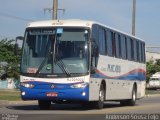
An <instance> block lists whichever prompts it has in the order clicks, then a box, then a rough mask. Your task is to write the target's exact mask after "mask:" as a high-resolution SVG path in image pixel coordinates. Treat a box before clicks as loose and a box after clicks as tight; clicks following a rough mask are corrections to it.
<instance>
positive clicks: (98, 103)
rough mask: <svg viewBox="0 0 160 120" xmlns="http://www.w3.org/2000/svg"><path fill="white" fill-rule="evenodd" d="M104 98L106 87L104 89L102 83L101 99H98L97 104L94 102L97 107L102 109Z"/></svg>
mask: <svg viewBox="0 0 160 120" xmlns="http://www.w3.org/2000/svg"><path fill="white" fill-rule="evenodd" d="M104 99H105V89H104V85H103V84H101V86H100V90H99V100H98V101H96V102H95V104H94V105H95V107H96V108H97V109H102V108H103V105H104Z"/></svg>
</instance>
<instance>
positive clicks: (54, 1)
mask: <svg viewBox="0 0 160 120" xmlns="http://www.w3.org/2000/svg"><path fill="white" fill-rule="evenodd" d="M57 15H58V0H53V14H52V19H53V20H56V19H57Z"/></svg>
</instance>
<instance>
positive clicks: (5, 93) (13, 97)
mask: <svg viewBox="0 0 160 120" xmlns="http://www.w3.org/2000/svg"><path fill="white" fill-rule="evenodd" d="M0 100H8V101H17V100H21V96H20V91H18V90H0Z"/></svg>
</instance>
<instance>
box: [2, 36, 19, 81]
mask: <svg viewBox="0 0 160 120" xmlns="http://www.w3.org/2000/svg"><path fill="white" fill-rule="evenodd" d="M14 41H15V40H7V39H3V40H1V41H0V62H7V63H8V64H7V65H6V66H3V67H2V66H1V68H0V69H1V70H2V69H3V70H4V71H5V74H3V75H2V76H1V77H2V79H4V78H6V77H14V78H15V79H18V78H19V63H20V54H21V49H20V48H18V54H17V55H15V54H14Z"/></svg>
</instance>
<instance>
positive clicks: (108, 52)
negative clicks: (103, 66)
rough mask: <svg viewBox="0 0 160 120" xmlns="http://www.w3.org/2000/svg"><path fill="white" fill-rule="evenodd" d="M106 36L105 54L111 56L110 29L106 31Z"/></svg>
mask: <svg viewBox="0 0 160 120" xmlns="http://www.w3.org/2000/svg"><path fill="white" fill-rule="evenodd" d="M106 36H107V55H108V56H112V34H111V31H108V30H107V32H106Z"/></svg>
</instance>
